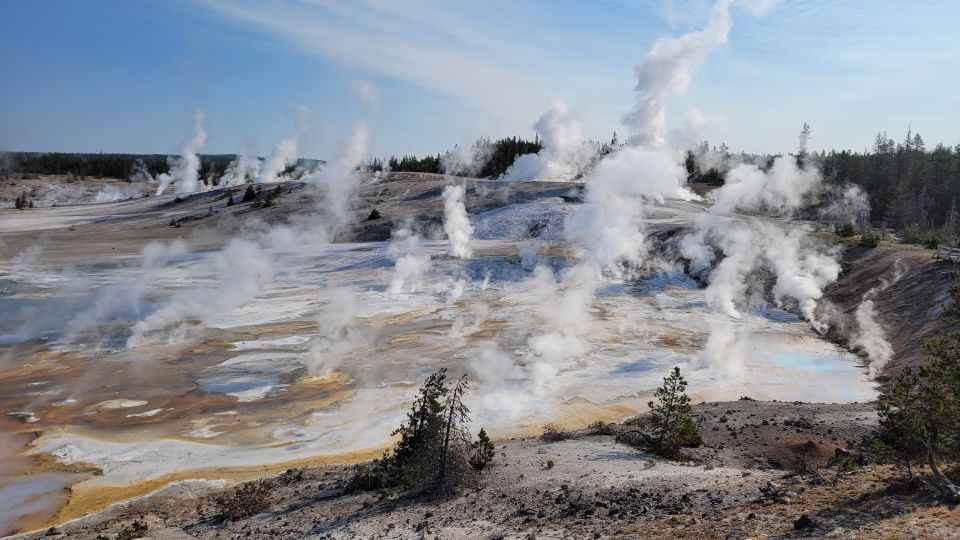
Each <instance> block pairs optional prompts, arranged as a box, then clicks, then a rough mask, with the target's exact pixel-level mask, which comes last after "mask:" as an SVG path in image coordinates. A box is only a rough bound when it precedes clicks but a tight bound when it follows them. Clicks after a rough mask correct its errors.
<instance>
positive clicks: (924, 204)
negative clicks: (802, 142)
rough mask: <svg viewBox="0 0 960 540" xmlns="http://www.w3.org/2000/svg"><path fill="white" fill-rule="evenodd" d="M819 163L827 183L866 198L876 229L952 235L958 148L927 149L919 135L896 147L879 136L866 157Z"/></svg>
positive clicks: (959, 193)
mask: <svg viewBox="0 0 960 540" xmlns="http://www.w3.org/2000/svg"><path fill="white" fill-rule="evenodd" d="M817 159H818V160H819V163H820V167H821V169H822V171H823V173H824V175H825V176H826V178H827V180H828V181H830V182H834V183H841V184H842V183H851V184H856V185H858V186H860V188H861V189H863V191H864V192H866V194H867V195H868V196H869V198H870V220H871V221H873V222H874V223H878V224H879V223H883V224H885V225H886V226H888V227H893V228H896V229H898V230H906V229H908V228H919V229H944V230H945V231H948V232H949V234H950V236H954V235H955V234H956V232H957V228H958V225H960V223H958V221H960V220H958V212H960V208H958V207H957V201H958V199H960V145H957V146H955V147H949V146H944V145H943V144H937V145H936V146H935V147H934V148H933V149H928V148H927V147H926V144H925V143H924V141H923V138H922V137H921V136H920V134H919V133H911V132H908V133H907V136H906V137H905V139H904V140H903V141H902V142H899V143H897V142H895V141H894V140H893V139H891V138H890V137H888V136H887V134H886V132H881V133H878V134H877V137H876V139H875V140H874V143H873V147H872V148H871V149H870V150H869V151H864V152H863V153H857V152H849V151H842V152H837V151H831V152H830V153H821V154H819V155H817Z"/></svg>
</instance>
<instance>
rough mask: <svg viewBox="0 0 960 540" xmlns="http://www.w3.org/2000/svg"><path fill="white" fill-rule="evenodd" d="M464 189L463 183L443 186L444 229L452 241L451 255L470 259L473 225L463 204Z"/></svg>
mask: <svg viewBox="0 0 960 540" xmlns="http://www.w3.org/2000/svg"><path fill="white" fill-rule="evenodd" d="M464 191H465V190H464V186H462V185H459V186H446V187H444V188H443V231H444V232H445V233H447V238H448V239H449V241H450V255H451V256H453V257H458V258H461V259H468V258H470V255H471V253H472V252H471V250H470V235H472V234H473V226H472V225H470V216H468V215H467V209H466V208H465V207H464V205H463V199H464Z"/></svg>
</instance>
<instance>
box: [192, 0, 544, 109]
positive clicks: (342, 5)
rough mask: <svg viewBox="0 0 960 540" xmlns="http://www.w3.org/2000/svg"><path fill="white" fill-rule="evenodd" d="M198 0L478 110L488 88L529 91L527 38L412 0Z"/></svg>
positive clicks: (310, 48)
mask: <svg viewBox="0 0 960 540" xmlns="http://www.w3.org/2000/svg"><path fill="white" fill-rule="evenodd" d="M201 1H202V4H203V5H205V6H207V7H209V8H211V9H213V10H215V11H218V12H220V13H222V14H224V15H227V16H229V17H231V18H233V19H235V20H237V21H239V22H241V23H243V24H245V25H248V26H251V27H253V28H255V29H259V30H261V31H266V32H270V33H272V34H274V35H275V36H277V37H280V38H282V39H285V40H288V41H290V42H292V43H294V44H295V45H297V46H299V47H300V48H302V49H303V50H305V51H307V52H309V53H312V54H316V55H319V56H322V57H325V58H328V59H330V60H333V61H335V62H338V63H340V64H343V65H346V66H348V67H350V68H353V69H357V70H360V71H368V72H371V73H377V74H382V75H387V76H390V77H393V78H396V79H399V80H401V81H405V82H408V83H410V84H414V85H416V86H420V87H423V88H428V89H431V90H436V91H438V92H442V93H444V94H448V95H452V96H457V97H459V98H461V99H464V100H466V101H467V102H469V103H471V104H473V105H476V106H478V107H479V108H481V109H489V107H490V105H492V104H493V105H499V104H498V103H492V102H495V101H498V98H499V96H498V95H497V94H498V92H491V89H510V92H511V93H512V94H513V95H514V96H516V94H517V92H519V93H521V94H523V93H527V92H526V90H525V88H529V84H524V81H525V80H527V81H529V77H530V73H529V72H528V71H527V70H526V69H523V68H522V67H521V66H522V65H524V64H526V63H527V62H526V61H529V60H530V58H531V57H533V56H536V55H535V53H533V52H531V51H530V47H529V44H524V46H523V47H519V46H517V47H515V48H514V47H511V46H509V44H504V43H502V42H499V41H498V40H495V39H491V38H490V37H485V36H484V35H483V34H482V33H481V32H480V31H479V30H478V29H477V28H476V26H472V25H471V24H468V23H467V22H466V21H463V20H462V19H460V18H459V17H457V16H455V15H452V14H450V13H445V12H444V11H443V10H441V9H436V7H434V8H429V7H428V6H426V5H425V4H421V3H417V2H412V3H407V2H404V3H402V4H400V3H397V4H395V3H391V2H383V1H379V0H363V1H357V2H349V1H342V0H306V1H302V2H295V3H294V2H279V3H277V2H271V3H264V2H251V1H245V2H244V1H242V2H228V1H225V0H201ZM523 51H525V52H523ZM525 60H526V61H525ZM527 67H529V64H528V65H527Z"/></svg>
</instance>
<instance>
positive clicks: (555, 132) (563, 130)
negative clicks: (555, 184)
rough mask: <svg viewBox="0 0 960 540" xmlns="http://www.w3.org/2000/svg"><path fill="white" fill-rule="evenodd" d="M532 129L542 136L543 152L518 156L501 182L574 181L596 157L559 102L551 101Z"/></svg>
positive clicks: (573, 119)
mask: <svg viewBox="0 0 960 540" xmlns="http://www.w3.org/2000/svg"><path fill="white" fill-rule="evenodd" d="M533 127H534V129H535V130H536V131H537V133H539V134H540V136H541V142H542V143H543V149H542V150H540V152H538V153H536V154H523V155H521V156H518V157H517V159H516V161H514V162H513V165H511V166H510V168H509V169H507V171H506V172H505V173H504V174H503V175H502V176H501V177H500V179H501V180H560V181H564V180H573V179H575V178H577V177H579V176H580V175H582V174H583V172H584V169H585V168H586V167H587V165H588V164H589V163H590V162H591V161H592V160H593V159H595V157H596V152H595V150H594V148H593V146H592V145H591V144H590V143H589V142H588V141H587V140H586V138H584V136H583V130H582V129H581V127H580V122H578V121H577V120H576V119H575V118H574V117H573V116H572V115H571V114H570V110H569V108H568V107H567V104H566V103H564V102H563V101H562V100H559V99H558V100H556V101H554V102H553V105H552V106H551V107H550V110H548V111H547V112H545V113H544V114H543V116H541V117H540V119H539V120H537V123H536V124H534V126H533Z"/></svg>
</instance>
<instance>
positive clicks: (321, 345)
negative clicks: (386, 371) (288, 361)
mask: <svg viewBox="0 0 960 540" xmlns="http://www.w3.org/2000/svg"><path fill="white" fill-rule="evenodd" d="M329 295H330V296H329V298H328V299H327V303H326V304H324V306H323V309H322V310H321V311H320V313H319V315H318V316H317V325H318V327H319V328H318V329H319V335H318V336H317V337H315V338H314V339H313V340H312V341H311V342H310V347H309V350H308V354H307V358H306V364H307V372H308V373H310V375H313V376H316V377H325V376H327V375H329V374H330V373H331V372H333V371H334V370H336V369H337V368H338V367H340V365H341V364H342V363H343V360H344V359H345V358H346V356H347V355H348V354H349V353H350V352H352V351H353V350H355V349H356V348H357V347H359V346H361V345H364V344H366V343H368V341H369V340H368V337H367V336H366V335H365V334H364V332H363V331H362V328H361V327H360V326H359V325H358V324H357V319H356V316H357V301H356V297H355V296H354V294H353V291H351V290H350V289H344V288H334V289H331V290H330V291H329Z"/></svg>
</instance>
